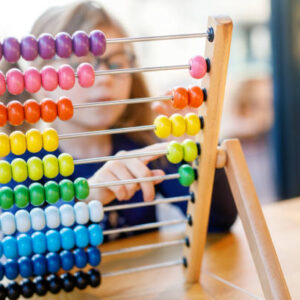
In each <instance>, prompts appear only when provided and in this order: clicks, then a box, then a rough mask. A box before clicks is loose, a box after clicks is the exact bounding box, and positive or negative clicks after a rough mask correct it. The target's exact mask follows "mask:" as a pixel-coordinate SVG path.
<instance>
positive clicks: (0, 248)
mask: <svg viewBox="0 0 300 300" xmlns="http://www.w3.org/2000/svg"><path fill="white" fill-rule="evenodd" d="M2 255H3V246H2V241H0V258H1V256H2Z"/></svg>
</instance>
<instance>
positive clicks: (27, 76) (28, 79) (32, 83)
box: [24, 67, 42, 93]
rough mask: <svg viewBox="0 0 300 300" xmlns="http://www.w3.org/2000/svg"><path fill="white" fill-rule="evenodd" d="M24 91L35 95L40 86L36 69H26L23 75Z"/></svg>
mask: <svg viewBox="0 0 300 300" xmlns="http://www.w3.org/2000/svg"><path fill="white" fill-rule="evenodd" d="M24 80H25V89H26V91H27V92H29V93H36V92H38V91H39V90H40V88H41V86H42V78H41V74H40V72H39V70H38V69H36V68H34V67H30V68H28V69H27V70H26V71H25V73H24Z"/></svg>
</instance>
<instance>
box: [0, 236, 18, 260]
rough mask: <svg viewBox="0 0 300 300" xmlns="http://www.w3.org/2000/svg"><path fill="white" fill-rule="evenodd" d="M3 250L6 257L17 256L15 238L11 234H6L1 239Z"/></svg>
mask: <svg viewBox="0 0 300 300" xmlns="http://www.w3.org/2000/svg"><path fill="white" fill-rule="evenodd" d="M2 244H3V252H4V255H5V256H6V257H7V258H17V257H18V248H17V240H16V239H15V238H14V237H12V236H7V237H5V238H4V239H3V241H2Z"/></svg>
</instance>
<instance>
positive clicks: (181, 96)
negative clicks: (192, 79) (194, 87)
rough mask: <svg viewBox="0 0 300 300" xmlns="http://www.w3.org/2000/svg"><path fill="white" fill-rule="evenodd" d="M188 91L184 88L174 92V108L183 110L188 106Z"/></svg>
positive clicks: (176, 89)
mask: <svg viewBox="0 0 300 300" xmlns="http://www.w3.org/2000/svg"><path fill="white" fill-rule="evenodd" d="M188 97H189V94H188V91H187V90H186V89H185V88H183V87H177V88H175V89H173V90H172V104H173V107H174V108H178V109H183V108H185V107H186V106H187V105H188V99H189V98H188Z"/></svg>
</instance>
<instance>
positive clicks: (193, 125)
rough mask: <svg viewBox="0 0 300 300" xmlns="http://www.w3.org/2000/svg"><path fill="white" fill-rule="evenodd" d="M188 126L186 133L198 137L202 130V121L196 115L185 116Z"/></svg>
mask: <svg viewBox="0 0 300 300" xmlns="http://www.w3.org/2000/svg"><path fill="white" fill-rule="evenodd" d="M184 119H185V124H186V133H187V134H188V135H196V134H197V133H198V132H199V131H200V128H201V124H200V119H199V117H198V116H197V115H196V114H194V113H188V114H186V115H185V116H184Z"/></svg>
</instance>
